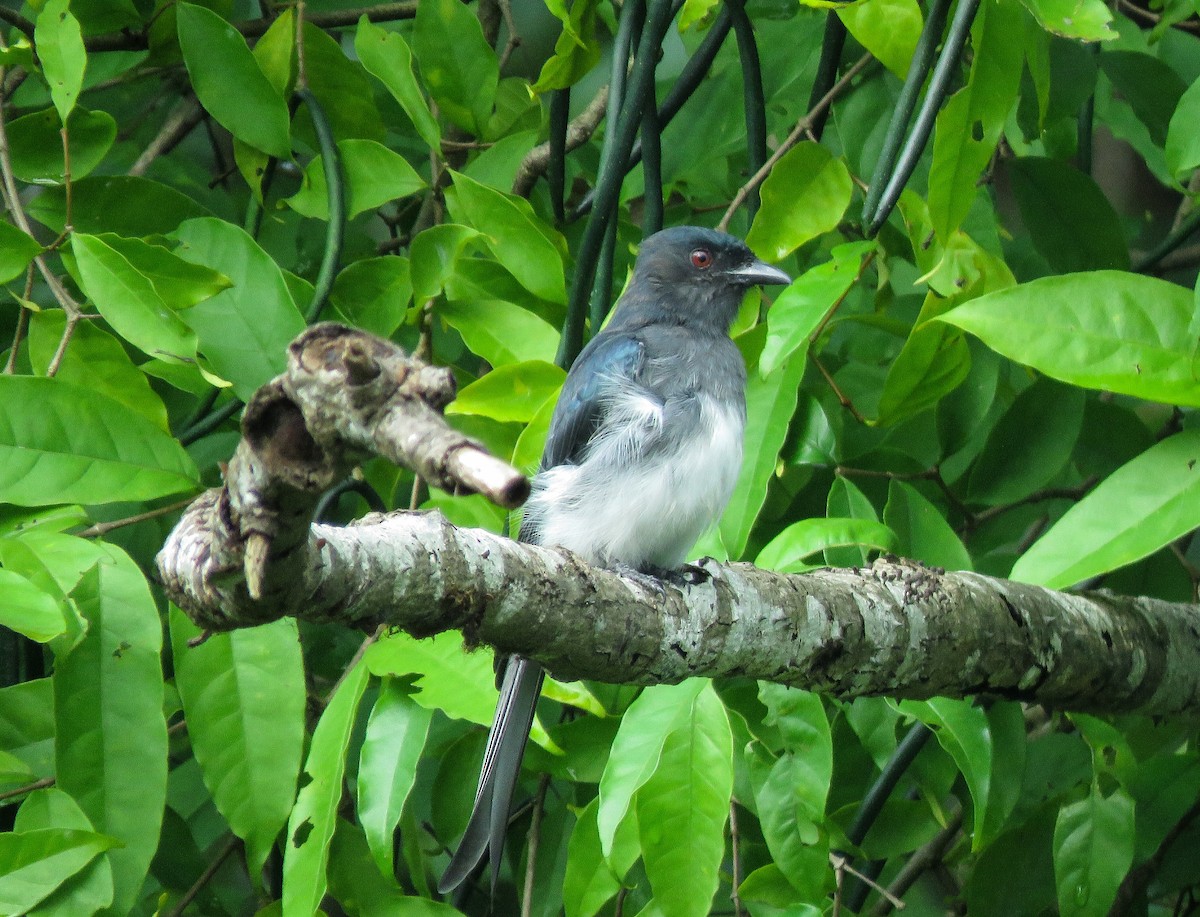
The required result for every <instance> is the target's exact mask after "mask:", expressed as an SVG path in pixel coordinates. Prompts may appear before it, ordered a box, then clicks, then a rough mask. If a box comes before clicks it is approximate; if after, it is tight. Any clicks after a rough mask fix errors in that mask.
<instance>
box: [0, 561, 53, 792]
mask: <svg viewBox="0 0 1200 917" xmlns="http://www.w3.org/2000/svg"><path fill="white" fill-rule="evenodd" d="M5 541H8V539H0V544H4V542H5ZM4 558H5V563H7V553H5V555H4ZM0 748H4V749H6V750H7V751H8V752H9V753H10V754H11V755H13V756H14V757H15V758H17V759H18V760H20V761H22V762H23V763H24V764H25V765H26V766H27V767H28V768H29V770H31V771H32V772H33V773H34V774H36V775H37V776H38V777H49V776H53V775H54V685H53V684H52V683H51V680H50V679H49V678H38V679H35V680H33V681H26V682H22V683H21V684H19V685H10V686H9V687H7V688H0Z"/></svg>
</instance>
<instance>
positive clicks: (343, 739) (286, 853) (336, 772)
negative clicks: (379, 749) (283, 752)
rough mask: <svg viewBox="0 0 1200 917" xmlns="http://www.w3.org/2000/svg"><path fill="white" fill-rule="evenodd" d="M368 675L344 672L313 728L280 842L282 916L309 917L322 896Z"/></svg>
mask: <svg viewBox="0 0 1200 917" xmlns="http://www.w3.org/2000/svg"><path fill="white" fill-rule="evenodd" d="M369 677H370V676H369V673H368V671H367V667H366V666H365V665H356V666H354V668H352V669H351V670H350V671H349V672H348V673H346V676H345V678H344V680H343V681H342V682H341V683H340V684H339V685H338V687H337V690H336V691H335V692H334V694H333V697H331V698H330V699H329V704H328V706H326V708H325V711H324V712H323V713H322V714H321V718H320V719H319V720H318V721H317V726H316V728H315V729H314V730H313V736H312V743H311V745H310V746H309V749H308V757H307V758H305V760H304V775H303V779H302V781H301V787H300V794H299V796H297V797H296V805H295V807H294V808H293V809H292V815H291V818H290V819H289V820H288V826H287V836H286V838H285V841H284V848H283V917H311V915H312V914H316V913H317V910H318V908H319V907H320V905H321V899H322V898H323V897H324V896H325V889H326V879H325V867H326V864H327V863H328V861H329V845H330V843H331V842H332V840H333V832H334V829H335V828H336V827H337V811H338V806H339V805H340V804H341V801H342V780H343V778H344V776H345V773H346V746H347V745H348V744H349V742H350V731H351V729H353V728H354V720H355V717H356V715H357V714H358V704H359V701H361V700H362V696H363V692H364V691H365V690H366V688H367V681H368V679H369Z"/></svg>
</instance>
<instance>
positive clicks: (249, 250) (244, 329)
mask: <svg viewBox="0 0 1200 917" xmlns="http://www.w3.org/2000/svg"><path fill="white" fill-rule="evenodd" d="M174 236H175V238H176V239H178V240H179V241H180V242H181V243H182V244H181V245H180V246H179V248H178V249H177V252H176V253H177V254H178V255H179V256H180V257H181V258H184V259H185V260H187V261H191V262H192V263H194V264H202V265H205V266H206V267H208V268H210V269H212V270H215V271H218V272H219V273H221V274H223V275H224V276H225V277H228V278H229V280H230V281H231V282H232V284H233V286H232V287H231V288H230V289H228V290H224V291H222V292H221V293H218V294H217V295H216V296H213V297H212V298H210V299H207V300H205V301H204V302H202V303H200V304H199V305H196V306H193V307H192V308H190V309H188V310H187V311H186V312H185V313H184V314H183V319H184V321H186V322H187V323H188V325H190V326H191V328H192V329H193V330H194V331H195V332H196V335H197V336H198V337H199V339H200V351H201V353H203V354H204V356H205V357H206V358H207V359H208V361H209V363H210V364H211V365H212V367H213V369H215V370H216V371H217V372H218V373H219V374H220V375H221V376H222V377H223V378H225V379H228V380H229V381H230V382H232V383H233V390H234V392H235V393H236V394H237V396H238V397H239V398H241V399H243V400H245V399H247V398H249V397H250V396H251V395H252V394H253V393H254V390H255V389H257V388H258V387H259V386H260V385H262V384H263V383H265V382H267V381H269V380H270V379H271V378H272V377H274V376H276V375H277V374H279V373H281V372H283V370H284V368H285V367H286V365H287V346H288V344H289V343H291V340H292V338H294V337H295V336H296V335H297V334H299V333H300V332H301V331H303V330H304V319H303V317H302V316H301V315H300V310H299V309H297V308H296V303H295V302H294V301H293V299H292V294H291V292H290V291H289V290H288V285H287V282H286V281H285V280H284V277H283V272H282V271H280V269H279V266H278V265H277V264H276V263H275V262H274V260H272V258H271V256H270V255H268V254H267V253H266V252H265V251H263V249H262V248H260V247H259V245H258V243H257V242H255V241H254V239H252V238H251V237H250V236H249V235H248V234H247V233H246V232H245V231H244V230H242V229H240V228H239V227H237V226H234V225H233V224H232V223H226V222H224V221H223V220H218V219H215V218H203V219H198V220H188V221H187V222H186V223H183V224H182V225H181V226H180V227H179V228H178V229H177V230H176V231H175V233H174Z"/></svg>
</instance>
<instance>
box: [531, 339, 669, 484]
mask: <svg viewBox="0 0 1200 917" xmlns="http://www.w3.org/2000/svg"><path fill="white" fill-rule="evenodd" d="M645 360H646V348H645V345H644V344H643V343H642V341H641V339H640V338H639V337H638V336H637V335H635V334H632V333H629V332H620V333H608V332H602V333H601V334H598V335H597V336H596V337H595V338H593V339H592V341H591V343H589V344H588V346H587V347H585V348H584V349H583V352H582V353H580V355H579V358H578V359H577V360H576V361H575V364H574V365H573V366H572V367H571V371H570V372H569V373H568V374H567V381H566V382H564V383H563V390H562V394H561V395H559V398H558V406H557V407H556V408H555V409H554V416H553V417H552V418H551V420H550V432H549V434H548V435H547V437H546V449H545V451H544V452H543V453H542V468H543V469H545V468H553V467H554V466H555V465H562V464H564V463H566V462H573V461H576V460H578V459H579V457H580V456H581V454H582V452H583V449H584V447H585V446H586V445H587V444H588V442H589V441H590V440H591V439H592V437H593V436H594V435H595V433H596V430H597V429H598V428H599V427H600V426H601V424H602V422H603V419H604V413H605V410H606V408H607V407H608V405H609V399H610V396H611V393H612V390H613V386H614V385H616V384H619V382H620V381H622V380H629V381H636V380H637V379H638V378H639V376H640V375H641V371H642V368H643V366H644V365H645Z"/></svg>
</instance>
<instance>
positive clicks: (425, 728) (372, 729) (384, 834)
mask: <svg viewBox="0 0 1200 917" xmlns="http://www.w3.org/2000/svg"><path fill="white" fill-rule="evenodd" d="M411 690H412V689H411V688H410V687H409V686H408V685H406V684H405V683H403V682H401V681H400V680H398V679H395V678H388V677H385V678H384V679H383V684H382V685H381V687H380V691H379V697H378V698H377V699H376V701H375V706H374V707H373V708H372V709H371V718H370V719H369V720H368V721H367V732H366V735H365V736H364V738H363V744H362V751H361V752H360V753H359V759H358V780H357V786H358V821H359V824H360V825H362V829H363V833H364V834H365V835H366V839H367V843H368V845H369V846H370V849H371V855H372V856H373V857H374V859H375V863H376V865H377V866H378V867H379V871H380V872H381V873H383V874H384V875H385V876H388V877H390V876H391V875H392V873H393V868H394V867H393V860H392V857H393V853H392V845H393V839H392V832H393V831H394V830H395V827H396V824H397V823H398V822H399V821H400V813H401V812H402V811H403V810H404V802H405V800H406V799H408V794H409V793H410V792H411V791H412V788H413V783H414V782H415V781H416V778H417V764H418V763H419V762H420V759H421V753H422V752H423V751H424V750H425V738H426V736H427V735H428V733H429V723H430V721H431V720H432V719H433V713H432V712H431V711H430V710H428V709H427V708H425V707H422V706H420V705H419V704H417V703H416V701H415V700H413V697H412V694H411Z"/></svg>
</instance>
